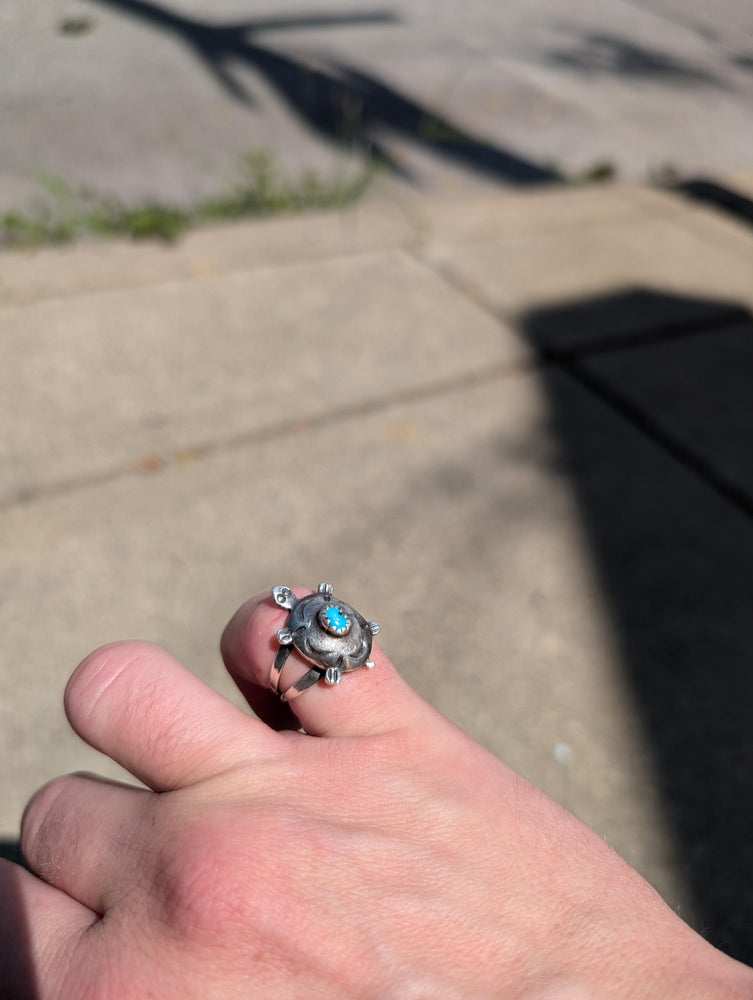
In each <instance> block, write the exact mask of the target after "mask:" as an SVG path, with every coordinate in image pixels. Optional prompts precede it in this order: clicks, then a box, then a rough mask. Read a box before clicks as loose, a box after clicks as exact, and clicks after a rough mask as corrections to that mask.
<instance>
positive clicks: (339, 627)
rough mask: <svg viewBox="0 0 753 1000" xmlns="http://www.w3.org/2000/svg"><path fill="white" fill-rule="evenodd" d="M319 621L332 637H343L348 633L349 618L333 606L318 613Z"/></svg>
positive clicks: (340, 609) (341, 610)
mask: <svg viewBox="0 0 753 1000" xmlns="http://www.w3.org/2000/svg"><path fill="white" fill-rule="evenodd" d="M319 620H320V621H321V623H322V625H323V626H324V627H325V628H326V629H327V631H328V632H331V633H332V634H333V635H345V634H346V633H347V632H349V631H350V618H349V617H348V616H347V615H346V614H345V612H344V611H343V609H342V608H338V607H337V605H335V604H331V605H330V606H329V607H328V608H324V609H323V610H322V612H321V613H320V616H319Z"/></svg>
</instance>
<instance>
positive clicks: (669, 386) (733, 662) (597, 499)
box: [524, 289, 753, 963]
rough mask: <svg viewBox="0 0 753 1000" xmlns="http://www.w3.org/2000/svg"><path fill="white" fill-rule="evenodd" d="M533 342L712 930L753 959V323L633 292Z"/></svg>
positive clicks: (658, 767)
mask: <svg viewBox="0 0 753 1000" xmlns="http://www.w3.org/2000/svg"><path fill="white" fill-rule="evenodd" d="M524 330H525V333H526V334H527V336H528V337H529V339H530V340H531V341H532V342H533V343H534V344H535V345H536V347H537V349H538V350H539V352H540V353H541V354H542V356H543V357H545V358H546V361H547V363H546V364H545V365H544V366H543V367H542V378H543V382H544V386H545V389H546V392H547V396H548V400H549V406H550V411H551V419H552V423H553V428H552V429H553V434H554V435H555V437H556V439H557V441H558V443H559V447H560V449H561V453H562V458H563V462H564V464H565V467H566V472H567V475H568V476H569V478H570V480H571V483H572V488H573V492H574V495H575V497H576V499H577V502H578V505H579V509H580V513H581V518H582V522H583V524H584V526H585V535H586V538H587V540H588V543H589V544H590V549H591V557H592V562H593V565H594V567H595V570H596V573H597V576H598V578H599V582H600V584H601V589H602V592H603V594H604V596H605V604H606V606H607V607H608V609H609V612H610V616H611V621H610V624H611V626H612V629H613V634H614V637H615V642H616V644H617V647H618V649H619V651H620V654H621V658H622V661H623V664H624V671H625V676H626V678H627V680H628V682H629V687H630V689H631V691H632V693H633V696H634V699H635V703H636V705H637V707H638V709H639V711H640V715H641V718H642V720H643V723H644V728H645V734H646V743H647V746H648V749H649V751H650V753H651V756H652V760H653V765H654V768H655V774H656V784H657V788H658V791H659V794H660V798H661V802H662V804H663V808H664V810H665V818H666V821H667V823H668V828H669V830H670V832H671V834H672V835H673V836H674V840H675V847H676V851H677V857H678V859H679V864H680V867H681V874H683V875H684V878H685V880H686V883H687V885H688V886H689V887H690V889H691V891H692V894H693V896H694V899H695V905H696V910H697V914H698V916H699V918H700V921H701V927H700V929H701V930H703V931H704V932H705V933H706V936H707V937H708V938H709V939H710V940H711V941H712V943H714V944H715V945H717V946H718V947H720V948H722V949H723V950H725V951H727V952H728V953H729V954H731V955H733V956H734V957H736V958H738V959H740V960H742V961H745V962H748V963H751V962H753V939H752V938H751V935H750V928H751V926H753V795H752V794H751V792H753V727H751V722H750V711H751V708H750V706H751V705H752V704H753V670H751V663H753V627H751V615H750V588H751V580H752V579H753V478H751V477H750V474H749V472H748V467H749V462H747V463H745V465H744V467H743V470H742V475H741V476H737V478H736V477H735V475H732V474H730V469H734V468H735V467H736V466H735V465H734V463H732V465H730V464H729V463H727V464H726V465H725V462H727V459H728V458H729V456H730V455H737V457H738V458H739V457H740V456H743V455H745V454H747V455H748V457H749V454H750V448H749V444H750V437H748V438H747V440H746V439H745V437H744V434H743V431H741V426H742V425H741V424H740V419H741V417H742V418H744V419H743V424H745V423H746V420H747V418H745V414H744V413H743V414H740V413H739V412H737V411H739V409H740V407H741V406H743V408H745V407H744V403H742V402H741V400H744V399H745V398H746V396H745V393H746V391H747V390H746V389H745V387H746V386H749V385H750V384H753V317H751V315H750V314H749V313H748V312H747V311H746V310H745V309H744V308H743V307H742V306H740V305H739V304H738V303H735V302H725V301H714V300H710V299H701V298H698V299H695V298H692V297H689V296H677V295H673V294H661V293H657V292H654V291H648V290H645V289H631V290H629V291H627V292H625V293H621V294H617V295H614V296H605V297H601V298H594V299H584V300H578V301H574V302H566V303H562V304H560V305H553V306H550V307H547V308H544V309H538V310H535V311H532V312H530V313H529V314H528V315H527V316H526V317H525V319H524ZM573 381H574V382H575V383H576V384H577V385H578V386H580V387H581V389H585V390H586V391H585V392H573ZM730 400H732V401H733V402H732V404H730V402H729V401H730ZM735 401H736V402H735ZM748 425H749V424H748ZM741 435H742V436H741ZM720 444H721V447H720Z"/></svg>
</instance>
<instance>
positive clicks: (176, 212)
mask: <svg viewBox="0 0 753 1000" xmlns="http://www.w3.org/2000/svg"><path fill="white" fill-rule="evenodd" d="M378 169H379V166H378V164H376V163H370V164H367V165H366V166H365V167H363V168H361V169H360V170H359V171H358V172H357V173H356V175H355V176H350V177H347V176H345V175H342V176H335V177H334V178H330V179H328V180H325V179H322V178H321V177H320V176H319V175H318V174H317V173H316V172H315V171H312V170H306V171H304V172H303V173H302V174H301V175H300V176H299V177H297V178H294V179H291V178H289V177H288V176H286V175H285V174H283V173H282V172H281V171H280V170H279V168H278V167H277V165H276V163H275V161H274V158H273V157H272V155H271V154H270V153H268V152H267V151H265V150H257V151H255V152H251V153H248V154H246V155H245V156H244V157H243V158H242V160H241V161H240V163H239V164H238V169H237V180H236V181H235V183H234V184H233V185H232V186H231V187H230V188H229V189H228V190H227V191H225V192H224V193H222V194H220V195H216V196H214V197H211V198H205V199H202V200H200V201H198V202H196V203H195V204H194V205H192V206H188V207H184V206H180V205H174V204H169V203H167V202H161V201H158V200H156V199H155V200H149V201H144V202H141V203H137V204H128V203H126V202H124V201H123V200H122V199H120V198H118V197H117V196H114V195H105V194H102V193H101V192H98V191H96V190H94V189H92V188H89V187H84V186H81V187H79V188H73V187H72V186H71V185H70V184H68V183H67V182H65V181H64V180H61V179H60V178H59V177H55V176H53V175H50V174H41V175H40V176H39V177H38V178H37V180H38V183H39V185H40V187H41V188H42V189H43V191H44V193H45V195H46V197H43V198H39V199H37V200H36V201H35V202H34V203H33V204H32V205H31V206H30V207H29V208H28V209H26V210H18V211H13V212H8V213H6V214H5V215H4V216H2V217H0V247H4V248H13V247H36V246H41V245H44V244H50V243H65V242H69V241H70V240H73V239H76V238H78V237H81V236H87V235H95V236H127V237H131V238H132V239H160V240H164V241H166V242H172V241H173V240H175V239H177V238H178V237H179V236H180V235H181V234H182V233H184V232H185V231H186V230H187V229H189V228H191V227H194V226H201V225H206V224H208V223H211V222H218V221H222V220H226V219H241V218H248V217H253V216H265V215H272V214H275V213H281V212H297V211H304V210H308V209H315V208H340V207H343V206H345V205H348V204H352V203H353V202H355V201H357V200H358V199H359V198H360V197H361V196H362V195H363V194H364V193H365V191H366V190H367V188H368V187H369V186H370V184H371V183H372V181H373V178H374V176H375V174H376V173H377V172H378Z"/></svg>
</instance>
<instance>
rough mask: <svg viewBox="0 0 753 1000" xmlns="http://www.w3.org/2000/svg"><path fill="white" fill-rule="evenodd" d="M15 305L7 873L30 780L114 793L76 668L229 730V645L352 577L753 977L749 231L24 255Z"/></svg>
mask: <svg viewBox="0 0 753 1000" xmlns="http://www.w3.org/2000/svg"><path fill="white" fill-rule="evenodd" d="M103 23H104V22H103ZM134 30H135V29H134ZM738 180H739V184H740V190H744V189H745V181H744V178H742V177H741V178H739V179H738ZM0 301H1V302H2V305H0V340H1V341H2V356H3V365H2V370H0V406H2V424H1V426H2V438H1V439H0V440H1V442H2V443H1V445H0V511H1V514H0V531H1V532H2V549H1V550H0V551H1V552H2V555H1V557H0V582H1V588H0V595H2V596H1V598H0V636H2V640H1V641H0V648H1V649H2V661H1V663H0V767H1V768H2V777H1V778H0V837H4V838H5V852H6V853H12V851H13V844H14V841H15V839H16V837H17V829H18V821H19V817H20V813H21V810H22V808H23V804H24V802H25V801H26V799H27V797H28V796H29V795H30V794H31V793H32V792H33V791H34V790H35V788H36V787H38V785H39V784H40V783H42V782H44V781H45V780H47V779H48V778H50V777H51V776H52V775H54V774H55V773H59V772H64V771H68V770H72V769H81V768H85V769H93V770H97V771H100V772H102V773H105V774H108V775H111V776H116V777H117V776H120V772H119V771H118V769H117V768H116V767H115V766H114V765H113V764H111V763H110V762H108V761H106V760H105V759H103V758H101V757H99V755H97V754H95V753H94V752H93V751H91V750H89V749H88V748H87V747H85V746H83V745H82V744H81V743H80V742H79V741H78V740H77V739H76V737H75V736H74V735H73V734H72V733H71V732H70V731H69V729H68V727H67V724H66V722H65V718H64V715H63V710H62V701H61V696H62V690H63V687H64V684H65V681H66V679H67V676H68V675H69V673H70V671H71V669H72V668H73V667H74V666H75V664H76V663H77V662H78V661H79V660H80V659H81V658H82V657H83V656H84V655H85V654H86V653H87V652H89V651H90V650H91V649H92V648H94V647H95V646H97V645H98V644H100V643H103V642H106V641H109V640H112V639H116V638H124V637H129V636H138V637H142V638H146V639H150V640H153V641H155V642H158V643H161V644H163V645H164V646H165V647H167V648H168V649H170V650H171V652H173V653H174V654H175V655H176V656H178V657H179V658H181V659H182V660H183V662H185V663H186V664H187V665H188V666H189V667H190V668H191V669H193V670H194V671H196V672H197V673H198V674H199V675H201V676H202V677H203V678H205V679H206V680H207V681H208V682H209V683H210V684H212V685H213V686H215V687H217V688H218V689H219V690H221V691H223V692H224V693H226V694H227V696H228V697H230V698H232V699H234V700H235V701H238V695H237V694H236V693H235V691H234V690H233V688H232V685H231V684H230V682H229V681H228V679H227V677H226V676H225V674H224V671H223V668H222V666H221V663H220V659H219V655H218V651H217V640H218V637H219V634H220V631H221V629H222V627H223V625H224V622H225V621H226V619H227V618H228V616H229V615H230V614H231V613H232V611H233V610H234V609H235V607H236V606H237V605H238V604H239V603H240V602H241V601H242V600H244V599H245V597H246V596H248V595H249V594H250V593H253V592H256V591H259V590H263V589H266V588H268V587H270V586H271V585H272V584H275V583H295V584H302V585H312V586H315V585H316V584H317V583H318V582H319V581H320V580H324V579H326V580H330V581H331V582H333V583H334V584H335V586H336V589H337V592H338V593H340V594H341V595H343V596H344V597H347V599H348V600H351V601H352V602H353V603H354V604H355V606H356V607H359V608H362V609H363V610H364V611H367V612H368V614H369V615H372V616H374V617H376V618H378V619H379V620H380V621H381V622H382V624H383V632H382V634H381V635H380V640H381V641H382V644H383V646H384V648H385V649H386V650H387V652H388V653H389V654H390V655H391V656H392V658H393V659H394V660H395V662H396V663H397V664H398V666H399V668H400V669H401V670H402V671H403V672H404V674H405V676H406V677H407V678H408V679H409V680H410V682H411V683H413V684H414V685H415V686H416V687H417V688H418V689H419V690H420V691H421V692H422V693H423V694H424V695H425V696H426V697H427V698H428V699H429V700H430V701H431V702H432V703H433V704H435V705H436V706H437V707H438V708H439V709H440V710H441V711H443V712H445V713H446V714H447V715H448V716H450V717H451V718H453V719H454V720H455V721H456V722H457V723H459V724H460V725H461V726H463V727H464V728H466V729H467V730H468V731H470V732H471V733H472V734H473V735H474V736H475V737H476V738H477V739H479V740H480V741H481V742H482V743H483V744H485V745H486V746H487V747H489V748H490V749H491V750H492V751H493V752H494V753H496V754H497V755H499V756H500V757H501V758H503V759H505V760H506V761H507V762H509V763H510V764H511V765H512V766H514V767H516V768H517V769H519V770H520V771H522V772H523V773H525V774H526V775H528V776H529V777H530V778H532V779H533V780H534V781H536V782H538V783H539V784H540V785H541V786H542V787H543V788H544V789H546V790H547V791H548V792H550V793H551V794H552V795H553V796H554V797H555V798H557V799H558V800H559V801H561V802H562V803H564V805H566V806H567V807H568V808H570V809H572V810H573V811H574V812H576V813H577V814H578V815H580V816H581V817H582V818H583V819H585V820H586V821H587V822H588V823H590V824H591V825H592V826H593V827H594V828H595V829H596V830H597V831H598V832H599V833H600V834H602V835H603V836H604V837H606V838H607V839H608V840H609V842H610V843H611V844H613V845H614V847H615V848H616V849H617V850H618V851H620V852H621V853H622V854H623V855H624V856H625V857H626V858H627V859H628V860H629V861H630V862H631V863H632V864H633V865H634V866H635V867H636V868H637V869H638V870H639V871H641V872H642V873H643V874H644V875H645V876H646V877H647V878H648V879H649V881H651V882H652V883H653V884H654V885H655V886H656V887H657V888H658V889H659V891H660V892H662V893H663V895H664V896H665V898H666V899H667V900H668V901H669V903H670V904H671V905H672V906H673V907H675V908H676V909H678V910H679V912H680V914H681V915H682V916H683V917H685V918H686V919H687V920H689V921H690V922H691V923H693V924H694V925H695V926H697V927H699V928H701V929H702V930H704V932H705V933H707V934H708V935H709V937H710V938H711V939H712V940H713V941H714V942H715V943H717V944H719V945H720V946H721V947H723V948H725V949H727V950H728V951H729V952H731V953H732V954H734V955H736V956H738V957H740V958H743V959H747V960H749V961H750V960H753V943H752V941H751V937H750V933H749V931H750V927H751V925H752V924H753V849H752V848H751V832H752V831H753V805H752V803H753V797H752V796H751V794H750V792H751V787H752V786H753V738H752V737H751V726H750V706H751V704H752V703H753V672H752V671H751V659H752V657H753V631H752V630H751V612H750V588H751V579H753V522H752V521H751V516H752V515H753V479H752V478H751V471H750V460H749V459H750V455H751V447H752V445H753V437H752V435H753V423H751V407H750V405H749V401H750V385H751V375H752V374H753V346H752V345H753V339H752V337H751V334H753V318H752V316H753V230H751V229H750V228H749V227H747V226H746V225H744V224H742V223H740V222H738V221H735V220H734V219H733V218H731V217H730V216H728V215H724V214H721V213H720V212H718V211H716V210H715V209H713V208H711V207H709V206H705V205H700V204H698V203H696V202H694V201H692V200H689V199H687V198H684V197H682V196H680V195H679V194H670V193H667V192H662V191H658V190H652V189H649V188H645V187H641V186H631V185H619V186H610V187H589V188H551V189H542V190H540V191H535V192H534V191H529V192H525V193H514V194H513V193H510V192H508V193H505V192H497V193H496V194H489V193H486V192H476V193H475V194H474V195H469V194H468V193H466V194H465V195H464V196H463V198H462V199H458V200H452V199H448V198H444V199H441V200H438V199H434V198H407V197H403V196H402V195H400V194H399V193H396V192H392V193H391V194H388V193H386V192H382V193H380V194H375V195H374V196H373V197H372V198H371V199H368V200H366V201H365V202H364V203H363V204H361V205H360V206H358V207H356V208H352V209H349V210H347V211H344V212H341V213H333V214H322V215H308V216H301V217H297V218H281V219H277V220H267V221H263V222H249V223H242V224H236V225H230V226H227V227H218V228H214V229H205V230H198V231H195V232H193V233H191V234H190V235H188V236H187V237H186V238H185V239H184V240H182V241H181V242H180V243H178V244H177V245H175V246H174V247H169V248H165V247H162V246H158V245H153V244H142V245H135V244H130V243H102V244H97V243H82V244H80V245H78V246H76V247H73V248H70V249H67V250H58V249H45V250H39V251H37V252H29V253H24V254H20V253H19V254H5V255H3V256H2V257H0ZM362 676H367V675H355V676H354V677H352V678H349V679H347V680H346V681H344V682H343V683H346V682H347V683H359V679H358V678H359V677H362ZM333 697H337V693H336V691H333ZM501 888H502V887H500V889H501Z"/></svg>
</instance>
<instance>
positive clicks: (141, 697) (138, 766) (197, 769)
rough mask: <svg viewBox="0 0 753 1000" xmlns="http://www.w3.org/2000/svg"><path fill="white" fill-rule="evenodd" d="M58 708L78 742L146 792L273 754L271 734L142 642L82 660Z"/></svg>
mask: <svg viewBox="0 0 753 1000" xmlns="http://www.w3.org/2000/svg"><path fill="white" fill-rule="evenodd" d="M65 710H66V714H67V715H68V719H69V721H70V723H71V725H72V726H73V728H74V729H75V730H76V732H77V733H78V735H79V736H81V738H82V739H84V740H86V742H87V743H88V744H89V745H90V746H92V747H94V748H95V749H96V750H100V751H102V753H105V754H107V756H108V757H110V758H112V760H114V761H116V762H117V763H118V764H121V765H122V766H123V767H125V768H126V770H128V771H130V773H131V774H132V775H133V776H134V777H135V778H138V779H139V780H140V781H143V782H144V784H146V785H148V786H149V787H150V788H152V789H153V790H154V791H169V790H170V789H172V788H178V787H184V786H186V785H190V784H194V783H196V782H198V781H202V780H204V779H206V778H209V777H212V776H214V775H216V774H218V773H219V772H221V771H223V770H226V769H228V768H231V767H233V766H234V765H237V764H239V763H241V762H243V761H247V760H248V759H249V758H254V759H255V758H258V757H259V756H262V757H265V756H272V755H274V754H275V752H276V751H275V747H274V743H275V740H277V739H278V737H276V735H275V733H274V732H273V731H272V730H270V729H269V728H268V727H266V726H264V725H263V724H262V723H260V722H259V721H258V720H256V719H253V718H251V716H249V715H246V714H245V713H244V712H242V711H241V710H240V709H239V708H236V707H235V705H232V704H231V703H230V702H229V701H228V700H227V699H226V698H224V697H223V696H222V695H221V694H218V692H217V691H214V690H213V689H212V688H210V687H209V686H208V685H207V684H205V683H204V682H203V681H202V680H200V678H198V677H196V675H195V674H192V673H191V672H190V671H189V670H186V668H185V667H183V666H182V665H181V664H180V663H178V661H177V660H175V659H173V657H172V656H170V654H169V653H167V652H165V650H164V649H160V647H159V646H154V645H152V644H151V643H146V642H118V643H111V644H110V645H107V646H102V647H100V648H99V649H97V650H95V651H94V652H93V653H91V654H90V655H89V656H87V657H86V659H85V660H84V661H83V662H82V663H81V664H80V665H79V666H78V667H77V668H76V670H75V671H74V673H73V675H72V676H71V679H70V680H69V681H68V685H67V687H66V690H65Z"/></svg>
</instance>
